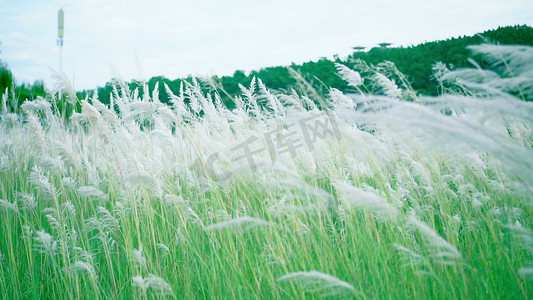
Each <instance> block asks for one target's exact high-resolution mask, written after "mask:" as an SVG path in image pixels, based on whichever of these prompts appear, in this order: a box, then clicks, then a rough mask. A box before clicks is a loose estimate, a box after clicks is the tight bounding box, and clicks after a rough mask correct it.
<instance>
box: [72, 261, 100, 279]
mask: <svg viewBox="0 0 533 300" xmlns="http://www.w3.org/2000/svg"><path fill="white" fill-rule="evenodd" d="M67 271H68V272H69V273H71V274H83V273H87V274H88V275H89V276H90V277H92V278H97V277H98V276H96V271H95V270H94V267H93V265H92V264H90V263H88V262H84V261H81V260H77V261H76V262H74V263H73V264H72V265H70V266H69V267H68V269H67Z"/></svg>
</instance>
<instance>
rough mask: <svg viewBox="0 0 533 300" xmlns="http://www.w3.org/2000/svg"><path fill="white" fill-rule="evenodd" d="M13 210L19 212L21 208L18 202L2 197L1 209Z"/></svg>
mask: <svg viewBox="0 0 533 300" xmlns="http://www.w3.org/2000/svg"><path fill="white" fill-rule="evenodd" d="M2 210H5V211H12V212H16V213H18V212H19V208H18V205H17V203H16V202H9V201H7V200H4V199H0V211H2Z"/></svg>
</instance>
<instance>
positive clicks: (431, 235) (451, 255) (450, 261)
mask: <svg viewBox="0 0 533 300" xmlns="http://www.w3.org/2000/svg"><path fill="white" fill-rule="evenodd" d="M407 225H408V226H410V227H411V228H413V229H416V230H417V231H418V232H419V233H420V234H421V235H422V237H423V238H424V239H425V240H426V242H428V245H429V246H430V247H431V248H433V250H435V253H433V254H431V257H432V258H433V259H434V262H435V263H438V264H443V265H455V264H457V263H458V262H460V261H461V260H462V257H461V253H460V252H459V250H457V248H455V246H454V245H452V244H450V243H449V242H448V241H446V240H445V239H444V238H443V237H441V236H440V235H439V234H438V233H437V232H435V230H433V229H432V228H431V227H429V226H428V225H427V224H426V223H424V222H422V221H420V220H418V219H416V218H415V217H413V216H409V218H408V219H407Z"/></svg>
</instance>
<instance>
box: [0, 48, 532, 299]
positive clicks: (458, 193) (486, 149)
mask: <svg viewBox="0 0 533 300" xmlns="http://www.w3.org/2000/svg"><path fill="white" fill-rule="evenodd" d="M471 50H472V51H473V53H476V54H478V55H480V57H482V58H483V59H484V61H485V62H486V63H487V65H488V67H487V68H482V67H479V66H478V65H476V64H474V65H473V67H472V68H470V69H461V70H448V68H447V67H446V66H445V65H444V64H439V63H436V64H435V65H434V77H435V79H436V81H435V82H436V83H437V84H439V85H440V90H441V95H440V96H437V97H429V96H423V95H418V94H416V93H415V92H414V91H413V90H412V89H411V88H410V86H409V83H408V79H407V78H405V77H404V76H403V75H402V74H401V73H399V72H398V71H397V70H396V69H395V67H394V65H392V64H390V63H386V62H384V63H382V64H379V65H377V66H372V65H366V64H365V63H363V62H362V61H357V62H354V63H355V66H356V68H354V69H352V68H348V67H346V66H344V65H337V68H338V71H339V76H342V77H343V79H344V80H346V81H347V82H348V83H349V85H350V86H351V87H352V88H353V93H342V92H340V91H338V90H335V89H328V90H327V92H326V93H323V92H320V91H317V90H315V89H314V88H313V87H312V85H311V84H309V83H308V82H306V81H305V80H303V78H301V77H300V76H299V74H298V73H296V72H293V73H294V74H293V75H294V76H295V77H296V78H297V79H298V82H299V88H298V89H294V90H288V91H273V90H269V89H268V87H266V86H264V85H263V83H262V82H261V80H260V78H257V79H254V80H253V81H252V84H251V85H250V86H246V87H244V86H241V90H242V95H241V96H238V97H233V100H232V101H233V102H234V103H235V108H232V109H229V108H227V107H226V105H225V102H226V101H227V100H226V99H225V98H224V97H222V96H221V95H224V94H223V91H221V90H220V89H219V87H218V86H217V84H216V83H214V82H211V81H209V80H208V79H201V78H198V79H195V80H194V81H193V82H191V83H185V84H184V85H183V86H182V89H181V91H180V93H176V94H175V93H172V92H171V91H170V89H167V91H168V93H167V94H166V95H160V94H158V90H159V89H158V88H156V89H155V90H154V91H148V90H147V89H146V88H145V89H143V92H139V91H138V90H134V91H132V90H129V89H128V87H127V86H126V85H125V84H122V83H121V82H118V81H117V82H116V84H115V90H114V92H113V95H112V97H111V103H110V104H103V103H101V102H100V101H99V100H98V99H97V97H96V96H94V97H89V98H87V99H77V98H76V96H75V93H74V92H73V91H72V89H70V88H69V83H68V81H67V80H66V79H64V78H62V77H59V78H58V82H59V84H60V86H61V88H62V90H63V92H62V98H63V99H64V101H66V102H61V101H59V100H58V97H59V96H58V93H57V92H50V93H49V96H48V97H47V98H38V99H36V100H33V101H26V102H24V103H23V104H22V105H20V106H17V105H15V104H14V103H13V101H12V99H13V98H14V97H13V96H12V95H11V93H10V92H9V91H8V92H6V93H5V94H4V96H3V98H2V103H1V104H2V111H1V114H0V224H1V225H0V299H318V298H330V299H528V298H530V297H532V296H533V283H532V280H533V229H532V228H533V218H532V216H533V207H532V203H533V102H531V101H530V100H532V99H533V48H532V47H526V46H498V45H490V44H484V45H479V46H473V47H471ZM358 71H359V72H361V73H363V71H364V73H365V74H372V75H370V76H368V77H365V78H361V75H360V74H361V73H359V72H358ZM167 98H168V99H170V103H171V105H167V104H165V103H162V102H161V99H167ZM61 103H63V104H61ZM73 107H77V109H74V110H73V109H72V108H73Z"/></svg>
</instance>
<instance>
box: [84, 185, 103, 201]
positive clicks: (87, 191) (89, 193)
mask: <svg viewBox="0 0 533 300" xmlns="http://www.w3.org/2000/svg"><path fill="white" fill-rule="evenodd" d="M78 194H79V195H80V196H81V197H84V198H88V199H90V200H94V201H107V200H108V199H109V195H108V194H106V193H104V192H102V191H101V190H99V189H98V188H96V187H94V186H80V187H79V188H78Z"/></svg>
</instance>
